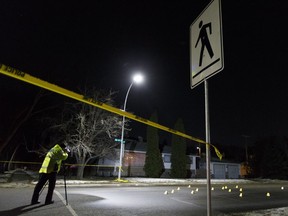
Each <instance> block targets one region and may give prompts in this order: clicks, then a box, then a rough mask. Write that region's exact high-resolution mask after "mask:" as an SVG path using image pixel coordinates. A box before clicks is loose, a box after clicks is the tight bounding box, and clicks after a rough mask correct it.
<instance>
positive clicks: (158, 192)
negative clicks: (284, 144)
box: [0, 183, 288, 216]
mask: <svg viewBox="0 0 288 216" xmlns="http://www.w3.org/2000/svg"><path fill="white" fill-rule="evenodd" d="M286 184H287V183H286ZM225 186H227V187H226V188H225ZM212 187H213V189H214V190H212V191H211V193H212V215H223V214H224V213H225V214H229V213H232V212H244V211H251V210H257V209H268V208H276V207H285V206H288V202H287V200H288V193H287V190H288V184H287V185H282V184H270V183H269V184H263V183H259V184H245V185H235V184H227V185H224V184H217V185H212ZM282 187H283V188H282ZM0 191H1V196H0V215H1V216H12V215H13V216H17V215H26V216H36V215H38V216H39V215H61V216H66V215H67V216H68V215H69V216H71V215H73V216H77V215H78V216H82V215H101V216H106V215H107V216H108V215H109V216H113V215H117V216H124V215H125V216H132V215H133V216H135V215H141V216H151V215H157V216H161V215H163V216H164V215H165V216H170V215H171V216H172V215H173V216H177V215H181V216H188V215H189V216H191V215H195V216H202V215H203V216H204V215H207V210H206V193H207V192H206V186H205V185H190V187H189V186H188V185H187V186H179V187H178V186H175V185H174V186H151V187H149V186H145V187H142V186H129V187H128V186H124V187H122V186H105V187H99V186H97V187H92V186H91V187H79V186H73V187H68V188H67V191H68V202H69V205H65V192H64V188H63V187H57V188H56V190H55V193H54V201H55V203H54V204H52V205H47V206H45V205H43V204H39V205H35V206H30V205H29V203H30V199H31V195H32V192H33V187H20V188H0ZM241 193H242V197H241V196H240V194H241ZM267 193H269V194H270V196H267ZM45 194H46V190H44V192H43V193H42V195H41V197H40V199H41V200H42V201H44V199H45V197H44V195H45Z"/></svg>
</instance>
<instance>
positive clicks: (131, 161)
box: [97, 137, 240, 179]
mask: <svg viewBox="0 0 288 216" xmlns="http://www.w3.org/2000/svg"><path fill="white" fill-rule="evenodd" d="M125 141H126V143H125V151H124V157H123V161H122V174H121V175H122V176H126V177H136V176H137V177H145V172H144V169H143V168H144V165H145V158H146V148H147V145H146V142H145V141H144V140H143V138H141V137H139V138H138V139H126V140H125ZM161 154H162V159H163V163H164V168H165V171H164V173H163V174H162V176H161V177H163V178H169V177H170V170H171V147H170V146H164V148H163V150H162V153H161ZM187 161H188V163H187V170H188V172H187V173H188V175H187V178H205V177H206V160H205V158H202V159H200V156H199V155H193V154H192V155H187ZM118 166H119V148H118V149H116V153H115V158H102V159H100V160H99V164H98V168H97V169H98V170H97V175H101V176H117V174H118ZM210 169H211V177H212V178H215V179H227V178H229V179H234V178H235V179H236V178H239V177H240V164H238V163H231V162H228V161H219V160H211V165H210Z"/></svg>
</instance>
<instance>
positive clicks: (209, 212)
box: [204, 79, 212, 216]
mask: <svg viewBox="0 0 288 216" xmlns="http://www.w3.org/2000/svg"><path fill="white" fill-rule="evenodd" d="M204 86H205V127H206V143H210V121H209V101H208V99H209V98H208V81H207V79H205V81H204ZM206 176H207V216H212V213H211V174H210V145H209V144H206Z"/></svg>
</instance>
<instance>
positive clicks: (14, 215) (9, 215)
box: [0, 204, 44, 216]
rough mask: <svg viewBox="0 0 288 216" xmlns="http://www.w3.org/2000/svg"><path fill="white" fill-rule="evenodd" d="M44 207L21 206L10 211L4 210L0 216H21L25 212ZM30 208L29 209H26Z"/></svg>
mask: <svg viewBox="0 0 288 216" xmlns="http://www.w3.org/2000/svg"><path fill="white" fill-rule="evenodd" d="M42 206H44V204H42V205H36V206H35V205H30V204H28V205H23V206H19V207H17V208H14V209H10V210H5V211H0V215H1V216H18V215H21V214H23V213H25V212H29V211H32V210H34V209H37V208H40V207H42ZM28 207H30V208H28Z"/></svg>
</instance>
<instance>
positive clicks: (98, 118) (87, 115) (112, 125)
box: [57, 90, 122, 179]
mask: <svg viewBox="0 0 288 216" xmlns="http://www.w3.org/2000/svg"><path fill="white" fill-rule="evenodd" d="M114 94H115V92H112V91H110V92H108V93H104V94H103V92H99V91H95V90H93V91H92V96H90V97H91V98H93V99H94V100H96V101H100V102H103V103H106V104H109V105H113V103H114V101H113V96H114ZM67 114H68V118H66V117H65V116H67ZM63 119H64V120H63V122H62V123H61V125H58V126H57V127H58V128H59V129H60V130H61V131H62V132H63V134H64V136H65V139H64V140H65V141H64V142H65V144H67V145H69V147H70V149H71V153H72V156H75V158H76V162H77V164H79V165H81V166H78V170H77V178H79V179H81V178H83V174H84V168H85V166H86V165H87V163H88V162H89V161H90V160H92V159H94V158H101V157H104V156H107V155H109V154H113V152H114V153H115V150H114V149H115V146H116V143H115V138H117V137H119V135H120V132H121V126H122V118H121V116H118V115H115V114H113V113H110V112H108V111H105V110H102V109H99V108H97V107H94V106H91V105H88V104H84V103H77V104H74V105H73V106H72V108H71V109H70V111H68V112H64V113H63Z"/></svg>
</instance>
